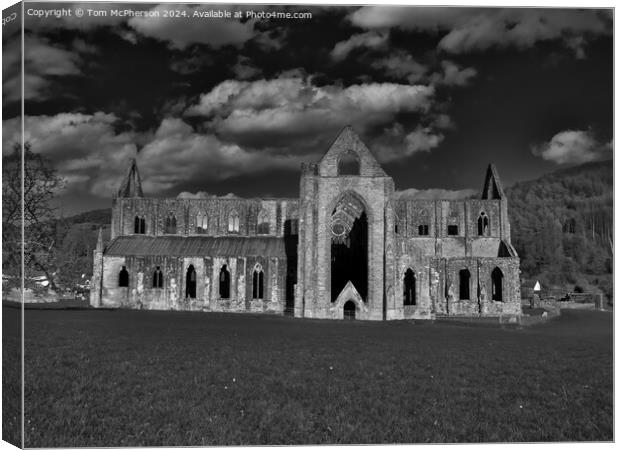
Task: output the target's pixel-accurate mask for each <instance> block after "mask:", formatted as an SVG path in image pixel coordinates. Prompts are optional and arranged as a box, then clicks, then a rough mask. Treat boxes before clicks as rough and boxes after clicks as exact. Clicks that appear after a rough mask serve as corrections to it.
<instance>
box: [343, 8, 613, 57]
mask: <svg viewBox="0 0 620 450" xmlns="http://www.w3.org/2000/svg"><path fill="white" fill-rule="evenodd" d="M349 20H350V21H351V22H352V23H353V24H355V25H357V26H360V27H362V28H366V29H371V30H373V29H388V28H391V27H398V28H401V29H405V30H418V31H429V32H435V33H439V34H440V35H441V36H442V38H441V40H440V42H439V45H438V46H439V48H440V49H442V50H445V51H447V52H450V53H465V52H470V51H475V50H485V49H487V48H491V47H517V48H525V47H530V46H532V45H534V44H535V43H537V42H541V41H546V40H552V39H562V40H564V41H565V42H566V44H567V45H569V46H570V43H569V42H568V41H567V39H570V38H574V37H575V36H582V37H585V36H586V35H597V34H610V33H611V30H612V27H611V13H610V10H608V11H606V12H601V11H596V10H576V9H534V8H493V9H484V8H453V7H444V8H411V7H388V6H364V7H362V8H360V9H358V10H356V11H355V12H354V13H352V14H351V15H350V16H349ZM580 48H583V46H581V47H580Z"/></svg>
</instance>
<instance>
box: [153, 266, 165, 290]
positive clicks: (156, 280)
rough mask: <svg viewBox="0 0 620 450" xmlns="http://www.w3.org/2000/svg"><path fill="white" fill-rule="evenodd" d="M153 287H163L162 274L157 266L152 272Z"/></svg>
mask: <svg viewBox="0 0 620 450" xmlns="http://www.w3.org/2000/svg"><path fill="white" fill-rule="evenodd" d="M153 287H154V288H158V289H161V288H163V287H164V274H163V273H161V269H160V268H159V266H157V268H156V269H155V272H153Z"/></svg>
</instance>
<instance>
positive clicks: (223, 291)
mask: <svg viewBox="0 0 620 450" xmlns="http://www.w3.org/2000/svg"><path fill="white" fill-rule="evenodd" d="M220 298H230V272H229V271H228V268H227V267H226V264H224V265H223V266H222V270H220Z"/></svg>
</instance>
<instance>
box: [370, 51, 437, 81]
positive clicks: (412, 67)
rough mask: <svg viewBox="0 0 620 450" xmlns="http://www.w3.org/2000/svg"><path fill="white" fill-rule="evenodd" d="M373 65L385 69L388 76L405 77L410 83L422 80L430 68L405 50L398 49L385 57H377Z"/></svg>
mask: <svg viewBox="0 0 620 450" xmlns="http://www.w3.org/2000/svg"><path fill="white" fill-rule="evenodd" d="M371 65H372V67H374V68H376V69H383V70H384V73H385V74H386V75H388V76H391V77H395V78H398V79H405V80H407V81H408V82H409V83H410V84H414V83H417V82H418V81H420V80H421V79H422V78H423V77H424V75H425V74H426V72H427V70H428V68H427V67H426V66H424V65H422V64H420V63H419V62H417V61H416V60H415V59H414V58H413V57H412V56H411V55H410V54H407V53H405V52H403V51H397V52H395V53H393V54H391V55H389V56H387V57H385V58H380V59H377V60H375V61H373V62H372V64H371Z"/></svg>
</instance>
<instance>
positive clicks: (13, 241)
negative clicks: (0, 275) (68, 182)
mask: <svg viewBox="0 0 620 450" xmlns="http://www.w3.org/2000/svg"><path fill="white" fill-rule="evenodd" d="M21 156H22V155H21V146H20V144H19V143H16V144H15V145H14V146H13V153H11V154H10V155H7V156H4V157H3V158H2V213H3V215H2V241H3V251H2V259H3V266H4V267H3V270H4V272H5V273H7V274H11V275H14V276H17V277H19V275H20V267H21V247H22V224H23V230H24V235H23V250H24V268H25V274H24V276H25V277H27V278H28V277H29V276H32V274H33V273H34V272H39V273H43V274H44V275H45V276H46V277H47V279H48V280H49V281H50V285H51V287H52V288H55V284H54V280H53V276H52V272H53V259H54V256H53V254H54V252H53V249H54V246H55V243H56V218H55V208H54V207H53V206H52V204H51V200H52V199H53V197H54V193H55V192H56V191H57V190H58V189H60V188H61V187H62V185H63V182H62V180H61V178H60V177H58V176H57V174H56V171H55V170H54V169H53V168H52V167H51V163H50V162H49V160H47V159H46V158H45V157H43V156H42V155H41V154H38V153H35V152H32V151H31V146H30V144H29V143H26V144H24V159H23V171H22V158H21ZM22 175H23V192H22ZM22 194H23V195H22ZM22 201H23V215H22Z"/></svg>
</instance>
